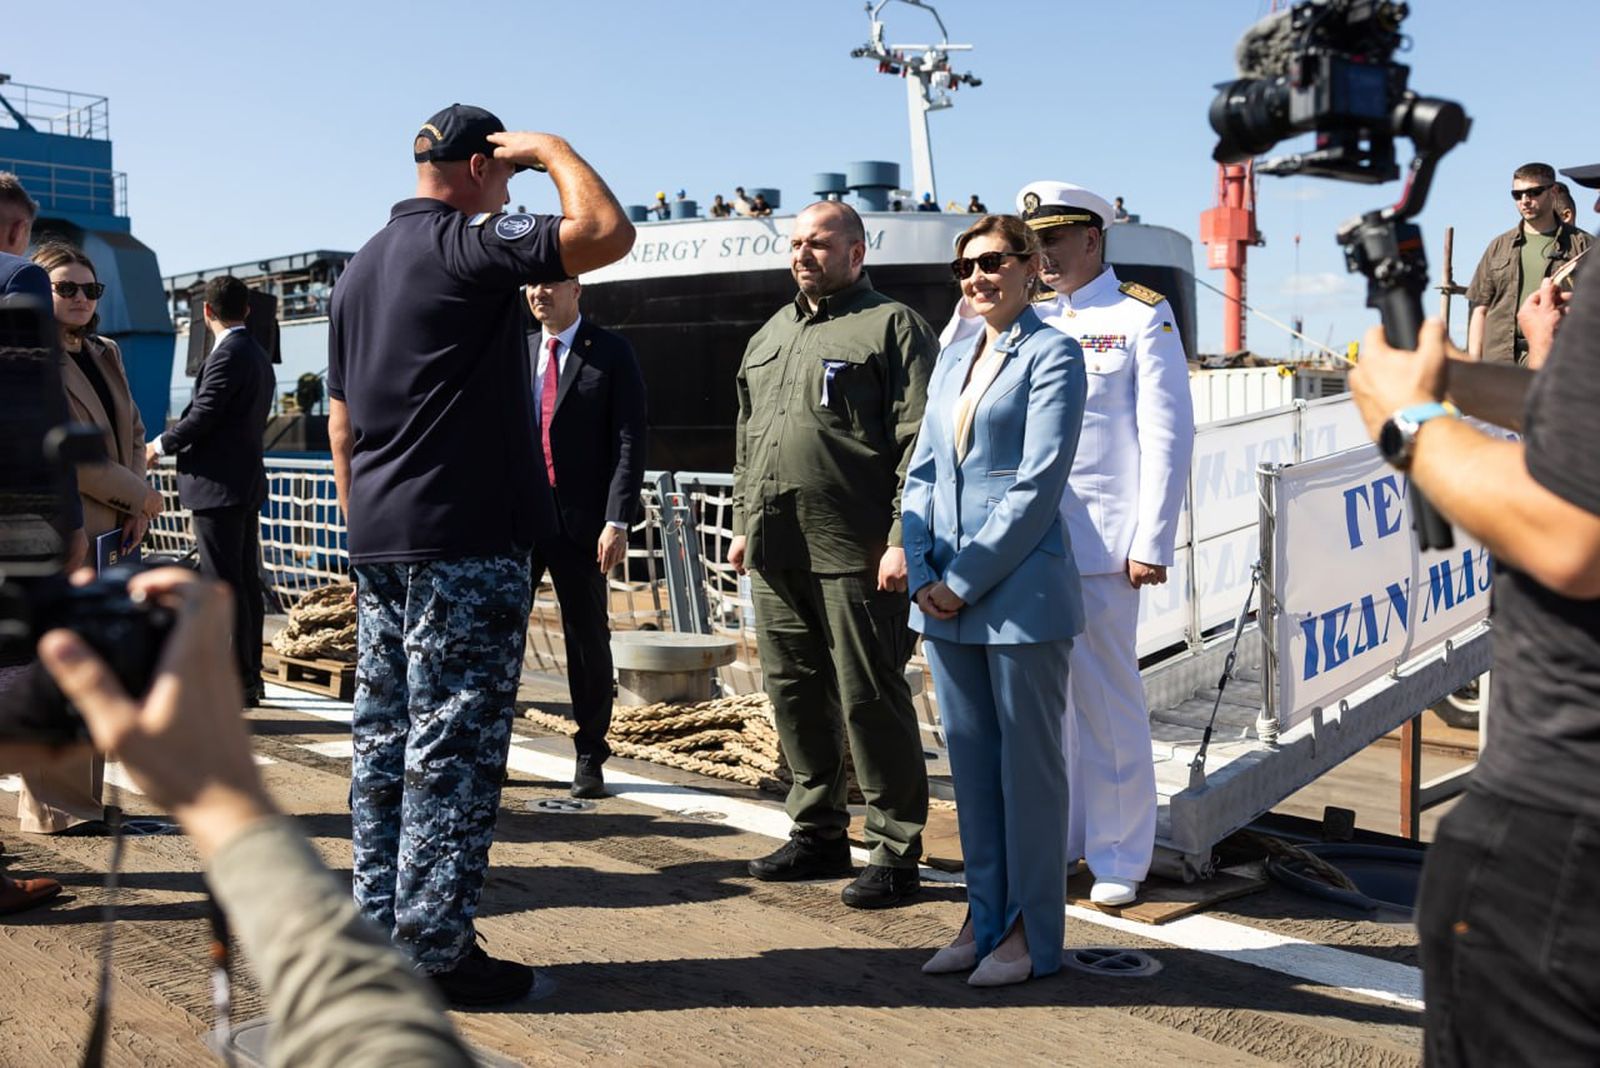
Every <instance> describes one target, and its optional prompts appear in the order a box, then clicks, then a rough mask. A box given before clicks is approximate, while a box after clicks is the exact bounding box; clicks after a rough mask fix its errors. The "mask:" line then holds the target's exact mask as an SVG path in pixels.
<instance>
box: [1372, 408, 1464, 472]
mask: <svg viewBox="0 0 1600 1068" xmlns="http://www.w3.org/2000/svg"><path fill="white" fill-rule="evenodd" d="M1442 415H1443V416H1449V417H1450V418H1452V419H1455V418H1458V417H1459V416H1460V415H1461V410H1460V409H1459V408H1457V407H1456V406H1455V405H1454V404H1451V403H1450V402H1449V401H1429V402H1428V403H1426V404H1413V405H1411V406H1410V407H1409V408H1401V409H1400V410H1399V411H1398V412H1395V413H1394V414H1393V415H1391V416H1390V417H1389V418H1388V419H1387V420H1386V421H1385V422H1384V424H1383V429H1381V430H1379V431H1378V451H1380V452H1382V453H1383V458H1384V459H1385V460H1387V461H1388V462H1389V463H1390V464H1391V465H1392V466H1394V467H1398V468H1399V469H1400V470H1402V471H1404V470H1405V469H1406V468H1408V467H1410V466H1411V451H1412V448H1413V447H1414V445H1415V443H1416V440H1417V431H1418V430H1421V429H1422V424H1423V423H1426V422H1427V421H1428V420H1430V419H1437V418H1439V417H1440V416H1442Z"/></svg>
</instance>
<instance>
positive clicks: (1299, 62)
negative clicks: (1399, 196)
mask: <svg viewBox="0 0 1600 1068" xmlns="http://www.w3.org/2000/svg"><path fill="white" fill-rule="evenodd" d="M1408 13H1409V11H1408V8H1407V6H1406V5H1405V4H1403V3H1395V2H1392V0H1310V2H1306V3H1300V4H1296V5H1295V6H1293V7H1291V8H1289V9H1287V10H1285V11H1280V12H1278V13H1277V14H1274V15H1271V16H1269V17H1267V18H1266V19H1263V20H1262V21H1260V22H1258V23H1256V25H1254V26H1252V27H1251V28H1250V29H1249V30H1248V31H1246V33H1245V35H1244V37H1242V38H1241V39H1240V41H1239V45H1238V49H1237V52H1236V55H1235V58H1236V60H1237V63H1238V67H1239V74H1240V75H1241V77H1240V78H1239V80H1237V81H1234V82H1231V83H1228V84H1226V85H1223V86H1221V87H1220V88H1221V92H1220V93H1219V94H1218V95H1217V98H1216V99H1215V100H1214V101H1213V102H1212V104H1211V127H1212V129H1214V130H1215V131H1216V132H1217V135H1218V137H1219V138H1220V140H1219V141H1218V143H1217V148H1216V151H1215V152H1214V153H1213V158H1214V159H1215V160H1216V161H1217V162H1218V163H1241V162H1243V161H1245V160H1247V159H1250V158H1251V157H1253V156H1256V155H1259V154H1260V153H1262V152H1265V151H1267V150H1268V149H1270V148H1272V146H1273V145H1275V144H1277V143H1278V142H1279V141H1282V140H1283V139H1284V138H1287V137H1291V136H1294V135H1297V134H1303V133H1310V132H1312V131H1315V132H1316V134H1317V147H1316V150H1315V151H1313V152H1310V153H1306V154H1303V155H1297V156H1290V157H1286V158H1285V159H1283V160H1275V161H1271V162H1269V163H1267V164H1264V165H1263V166H1262V168H1261V169H1262V170H1263V171H1266V172H1267V173H1305V174H1318V175H1324V176H1327V177H1332V178H1341V179H1344V180H1346V181H1357V182H1385V181H1389V180H1390V179H1393V178H1395V177H1396V176H1397V175H1398V174H1399V169H1398V168H1397V167H1396V165H1395V154H1394V134H1396V133H1398V132H1400V131H1399V130H1397V129H1396V128H1395V127H1396V119H1397V116H1396V112H1397V111H1398V110H1400V109H1401V108H1402V105H1403V104H1404V103H1405V101H1406V98H1407V92H1406V80H1407V78H1408V77H1409V76H1410V73H1411V70H1410V68H1409V67H1407V66H1405V65H1404V64H1400V63H1396V62H1394V59H1393V57H1394V53H1395V52H1396V50H1398V49H1399V48H1400V47H1401V45H1402V44H1403V43H1404V42H1405V40H1406V39H1405V37H1404V36H1403V35H1402V34H1401V33H1400V30H1399V27H1400V23H1401V22H1402V21H1403V20H1404V19H1405V17H1406V15H1407V14H1408Z"/></svg>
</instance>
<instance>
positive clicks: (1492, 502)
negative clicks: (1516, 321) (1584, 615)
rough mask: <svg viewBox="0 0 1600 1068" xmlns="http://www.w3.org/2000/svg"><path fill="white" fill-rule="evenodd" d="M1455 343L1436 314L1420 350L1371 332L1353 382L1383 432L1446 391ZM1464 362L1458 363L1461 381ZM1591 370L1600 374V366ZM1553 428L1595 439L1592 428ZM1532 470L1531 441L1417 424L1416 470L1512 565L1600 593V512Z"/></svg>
mask: <svg viewBox="0 0 1600 1068" xmlns="http://www.w3.org/2000/svg"><path fill="white" fill-rule="evenodd" d="M1596 303H1597V304H1600V301H1597V302H1596ZM1575 325H1576V324H1575ZM1445 345H1446V342H1445V334H1444V326H1443V324H1441V323H1440V322H1438V321H1437V320H1434V319H1430V320H1428V322H1427V323H1426V324H1424V325H1423V328H1422V334H1421V336H1420V338H1419V339H1418V346H1417V351H1416V352H1415V353H1410V352H1401V351H1398V350H1395V349H1391V348H1390V347H1389V346H1388V345H1387V344H1386V343H1385V342H1384V340H1383V331H1382V330H1381V329H1380V328H1377V327H1374V328H1373V329H1372V330H1371V331H1370V332H1369V333H1368V334H1367V338H1366V341H1365V343H1364V344H1363V346H1362V356H1361V363H1360V364H1359V365H1358V366H1357V367H1356V369H1355V370H1354V371H1352V372H1351V373H1350V388H1351V391H1352V392H1353V393H1354V394H1355V398H1356V403H1357V404H1358V405H1359V406H1360V408H1361V416H1362V418H1363V419H1364V420H1365V422H1366V424H1367V430H1368V432H1369V433H1370V434H1371V435H1372V436H1373V438H1374V440H1376V439H1377V437H1378V433H1379V431H1380V429H1381V428H1382V426H1383V424H1384V422H1385V421H1386V420H1387V419H1388V418H1389V417H1390V416H1391V415H1393V414H1394V413H1395V412H1397V411H1399V410H1400V409H1402V408H1406V407H1409V406H1411V405H1414V404H1423V403H1426V402H1428V401H1436V400H1439V399H1441V398H1442V397H1443V396H1444V392H1445V391H1444V382H1445V374H1446V356H1445ZM1574 355H1575V356H1576V355H1577V354H1574ZM1578 358H1579V359H1582V358H1585V357H1584V356H1578ZM1591 362H1592V361H1591ZM1456 369H1457V368H1456V366H1452V367H1450V377H1451V378H1452V379H1454V377H1455V370H1456ZM1590 377H1591V378H1594V379H1595V380H1596V381H1600V374H1595V373H1593V372H1591V375H1590ZM1596 410H1600V409H1596ZM1553 432H1555V433H1564V434H1570V435H1572V436H1574V437H1576V438H1579V439H1581V440H1584V441H1585V442H1587V440H1588V437H1589V435H1588V428H1587V427H1563V428H1560V429H1555V430H1554V431H1553ZM1529 468H1530V462H1529V456H1528V453H1527V450H1526V448H1525V447H1524V443H1523V442H1520V441H1501V440H1498V439H1495V438H1491V437H1489V436H1488V435H1486V434H1483V433H1481V432H1480V431H1478V430H1475V429H1474V428H1472V427H1470V426H1468V425H1466V424H1465V423H1462V422H1460V421H1459V420H1456V419H1447V418H1440V419H1431V420H1429V421H1428V422H1426V423H1424V424H1423V425H1422V428H1421V429H1420V430H1419V431H1418V432H1417V436H1416V441H1415V443H1414V449H1413V453H1412V459H1411V464H1410V469H1409V475H1410V477H1411V480H1412V481H1413V482H1415V483H1416V484H1417V486H1418V488H1420V489H1421V490H1422V492H1423V493H1424V494H1425V495H1426V496H1427V498H1428V500H1429V501H1431V502H1432V503H1433V505H1434V507H1436V508H1438V509H1439V511H1440V512H1442V513H1443V514H1444V515H1445V517H1446V518H1448V519H1449V520H1450V521H1451V522H1453V523H1455V524H1457V525H1459V526H1460V527H1462V529H1464V530H1466V531H1467V532H1468V533H1469V534H1471V535H1472V536H1473V537H1475V538H1477V539H1478V540H1479V541H1481V542H1483V544H1484V546H1485V547H1486V548H1488V550H1489V551H1490V552H1491V553H1493V554H1494V555H1495V556H1496V557H1497V558H1498V559H1500V560H1501V561H1503V562H1504V563H1507V564H1509V565H1510V566H1512V567H1514V568H1516V569H1517V570H1519V571H1521V572H1523V573H1524V574H1526V575H1528V576H1530V577H1531V578H1533V579H1534V581H1536V582H1538V583H1539V584H1540V585H1542V586H1544V587H1546V588H1547V589H1550V590H1553V591H1555V592H1556V593H1560V594H1562V595H1564V596H1567V597H1573V598H1592V597H1597V596H1600V510H1596V511H1591V510H1589V509H1587V508H1585V507H1582V506H1580V505H1579V504H1576V503H1574V502H1573V500H1571V499H1570V497H1569V495H1568V494H1566V493H1561V494H1558V493H1557V492H1555V491H1553V490H1552V489H1551V488H1549V487H1548V486H1547V485H1546V481H1547V479H1546V478H1545V477H1541V478H1538V479H1536V478H1535V477H1534V476H1533V474H1531V473H1530V470H1529Z"/></svg>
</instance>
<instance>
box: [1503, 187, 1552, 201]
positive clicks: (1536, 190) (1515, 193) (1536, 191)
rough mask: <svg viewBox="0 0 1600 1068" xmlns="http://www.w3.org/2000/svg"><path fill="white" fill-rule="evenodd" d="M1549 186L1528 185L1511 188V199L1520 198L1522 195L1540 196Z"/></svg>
mask: <svg viewBox="0 0 1600 1068" xmlns="http://www.w3.org/2000/svg"><path fill="white" fill-rule="evenodd" d="M1550 188H1551V186H1550V185H1530V186H1529V187H1528V188H1526V189H1513V190H1512V191H1511V199H1512V200H1521V199H1522V198H1523V197H1542V196H1544V195H1545V193H1546V192H1548V191H1549V189H1550Z"/></svg>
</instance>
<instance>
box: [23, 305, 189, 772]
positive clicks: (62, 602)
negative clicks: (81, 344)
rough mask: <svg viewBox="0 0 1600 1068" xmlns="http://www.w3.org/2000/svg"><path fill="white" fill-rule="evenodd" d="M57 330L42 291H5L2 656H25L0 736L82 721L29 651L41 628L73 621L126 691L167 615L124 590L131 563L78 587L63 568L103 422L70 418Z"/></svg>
mask: <svg viewBox="0 0 1600 1068" xmlns="http://www.w3.org/2000/svg"><path fill="white" fill-rule="evenodd" d="M54 334H55V331H54V330H53V329H52V326H51V320H50V317H49V315H48V314H46V310H45V309H44V308H43V307H41V306H40V304H39V302H38V301H36V300H34V299H32V298H30V297H27V296H20V295H13V296H4V297H0V665H9V666H19V665H23V664H27V665H28V667H27V669H26V671H25V672H24V673H23V674H22V676H21V677H20V679H19V680H13V682H12V683H11V685H9V686H7V687H6V688H5V689H4V691H3V692H0V739H3V740H26V741H38V742H46V743H52V744H60V743H66V742H71V741H75V740H81V739H83V738H84V737H85V731H84V726H83V721H82V719H81V717H79V716H78V714H77V712H76V711H75V710H74V709H73V708H72V707H71V705H70V704H69V703H68V702H67V700H66V699H65V698H64V697H62V695H61V692H60V690H58V689H57V688H56V685H55V683H54V682H53V681H52V680H51V679H50V677H49V675H48V674H47V673H46V672H45V671H43V670H42V669H41V668H40V667H39V666H38V664H37V663H36V662H32V661H33V649H34V646H35V645H36V644H37V642H38V640H39V636H40V635H41V634H43V633H45V632H46V631H48V630H53V629H55V628H56V627H67V628H69V629H71V630H73V631H75V632H76V633H77V634H79V635H80V636H81V637H82V638H83V639H84V641H86V642H87V643H88V644H89V645H90V647H91V648H93V649H94V650H95V651H96V652H97V653H99V654H100V655H101V656H102V657H104V658H105V660H106V662H107V663H108V664H110V665H111V667H112V669H113V670H114V671H115V672H116V675H117V678H118V679H120V680H121V682H122V685H123V686H124V687H125V688H126V689H127V691H128V692H129V693H130V694H133V695H135V696H142V695H143V694H144V693H145V691H146V690H148V689H149V687H150V680H151V678H152V676H153V674H154V671H155V666H156V661H157V659H158V658H159V656H160V653H161V645H162V643H163V642H164V641H165V640H166V636H167V634H168V632H169V631H170V630H171V628H172V618H171V613H170V612H168V611H167V610H166V609H164V608H161V607H160V606H157V605H154V604H150V603H146V602H142V601H134V600H132V599H131V598H130V597H129V596H128V590H127V580H128V577H129V576H130V575H131V574H132V571H131V570H124V569H121V568H111V569H108V570H107V571H106V572H105V573H103V574H101V575H100V576H99V577H97V578H96V579H95V580H94V581H93V582H91V583H89V584H88V585H86V586H76V587H75V586H73V585H71V584H70V583H69V582H68V581H67V577H66V575H65V574H64V573H63V562H64V555H65V549H66V544H67V542H66V538H67V535H68V534H69V533H70V531H67V530H64V529H62V527H63V525H64V524H63V521H62V517H63V515H64V514H65V509H64V508H63V504H64V502H65V501H66V500H67V497H66V495H67V494H69V493H75V492H76V489H75V486H74V483H73V480H72V478H71V477H70V476H71V472H72V466H73V465H74V464H77V463H84V462H90V461H93V460H98V459H102V458H103V452H102V450H101V447H100V433H99V431H98V430H95V429H94V428H93V427H87V428H86V427H73V426H71V425H69V423H68V420H67V402H66V394H65V393H64V392H63V391H62V388H61V370H60V366H59V356H58V354H57V349H56V339H55V336H54ZM30 662H32V663H30Z"/></svg>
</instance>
